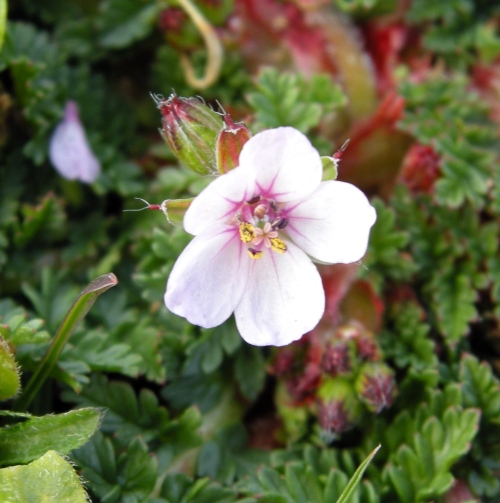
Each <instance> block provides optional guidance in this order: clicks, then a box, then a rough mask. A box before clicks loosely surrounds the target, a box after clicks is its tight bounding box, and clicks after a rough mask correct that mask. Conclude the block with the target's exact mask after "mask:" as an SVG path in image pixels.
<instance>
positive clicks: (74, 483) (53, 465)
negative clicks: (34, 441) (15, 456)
mask: <svg viewBox="0 0 500 503" xmlns="http://www.w3.org/2000/svg"><path fill="white" fill-rule="evenodd" d="M0 500H2V501H5V502H7V501H9V502H12V503H25V502H28V501H40V502H42V501H51V502H54V503H59V502H60V503H63V502H71V503H87V498H86V494H85V491H84V489H83V487H82V485H81V482H80V479H79V478H78V475H77V474H76V473H75V470H74V469H73V467H72V466H71V465H70V464H69V463H68V462H67V461H66V460H64V459H63V458H62V457H61V456H59V455H58V454H57V453H56V452H53V451H48V452H47V453H46V454H45V455H44V456H42V457H41V458H40V459H37V460H36V461H33V462H32V463H30V464H29V465H26V466H13V467H10V468H3V469H1V470H0Z"/></svg>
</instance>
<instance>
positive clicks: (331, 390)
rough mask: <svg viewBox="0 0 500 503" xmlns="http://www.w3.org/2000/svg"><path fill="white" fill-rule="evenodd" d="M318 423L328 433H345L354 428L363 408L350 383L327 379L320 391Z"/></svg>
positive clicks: (342, 380) (337, 379) (340, 379)
mask: <svg viewBox="0 0 500 503" xmlns="http://www.w3.org/2000/svg"><path fill="white" fill-rule="evenodd" d="M317 407H318V421H319V424H320V425H321V428H322V429H323V430H324V431H325V432H328V433H343V432H344V431H347V430H350V429H351V428H353V427H354V426H355V425H356V423H357V422H358V420H359V418H360V417H361V413H362V408H361V404H360V403H359V400H358V399H357V398H356V393H355V391H354V388H353V386H352V385H351V383H350V382H349V381H347V380H346V379H343V378H336V379H325V380H324V381H323V383H322V384H321V386H320V388H319V389H318V403H317Z"/></svg>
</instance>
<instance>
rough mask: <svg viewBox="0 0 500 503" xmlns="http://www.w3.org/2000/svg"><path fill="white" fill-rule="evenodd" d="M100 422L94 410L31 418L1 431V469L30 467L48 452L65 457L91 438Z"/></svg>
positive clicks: (97, 413) (99, 413)
mask: <svg viewBox="0 0 500 503" xmlns="http://www.w3.org/2000/svg"><path fill="white" fill-rule="evenodd" d="M100 420H101V412H99V411H98V410H96V409H80V410H73V411H71V412H67V413H65V414H58V415H48V416H41V417H31V418H30V419H28V420H27V421H24V422H22V423H18V424H15V425H12V426H7V427H5V428H1V429H0V445H2V458H1V459H0V466H6V465H14V464H19V463H29V462H30V461H33V460H35V459H37V458H39V457H40V456H42V455H43V454H45V453H46V452H47V451H49V450H52V451H57V452H58V453H59V454H67V453H68V452H70V451H71V450H73V449H76V448H78V447H80V446H81V445H83V444H84V443H85V442H87V440H88V439H89V438H90V437H91V436H92V435H93V434H94V432H95V431H96V429H97V428H98V426H99V423H100Z"/></svg>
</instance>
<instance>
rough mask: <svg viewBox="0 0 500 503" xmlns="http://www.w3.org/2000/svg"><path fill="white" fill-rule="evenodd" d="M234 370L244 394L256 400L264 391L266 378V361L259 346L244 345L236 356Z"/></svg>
mask: <svg viewBox="0 0 500 503" xmlns="http://www.w3.org/2000/svg"><path fill="white" fill-rule="evenodd" d="M234 372H235V375H236V379H237V381H238V384H239V386H240V388H241V391H242V392H243V394H244V395H245V396H246V397H247V398H248V399H249V400H254V399H255V398H256V397H257V396H258V395H259V393H260V392H261V391H262V388H263V387H264V381H265V378H266V370H265V362H264V358H263V356H262V352H261V351H260V350H259V348H257V347H255V346H250V345H248V344H245V345H243V346H242V347H241V349H240V351H239V352H238V354H237V356H236V360H235V362H234Z"/></svg>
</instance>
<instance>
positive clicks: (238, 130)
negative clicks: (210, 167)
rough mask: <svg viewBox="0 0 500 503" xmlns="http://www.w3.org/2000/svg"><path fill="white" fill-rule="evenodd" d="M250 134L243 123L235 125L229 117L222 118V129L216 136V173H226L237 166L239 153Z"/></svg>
mask: <svg viewBox="0 0 500 503" xmlns="http://www.w3.org/2000/svg"><path fill="white" fill-rule="evenodd" d="M251 136H252V133H251V132H250V130H249V129H248V128H247V127H246V126H245V124H243V123H241V122H240V123H238V124H235V123H234V122H233V120H232V119H231V117H230V116H229V115H227V114H226V115H225V116H224V127H223V128H222V129H221V131H220V133H219V135H218V136H217V143H216V159H217V171H218V172H219V173H220V174H224V173H227V172H228V171H231V170H232V169H234V168H236V167H238V166H239V159H240V153H241V150H242V149H243V146H244V145H245V143H246V142H247V141H248V140H249V139H250V137H251Z"/></svg>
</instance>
